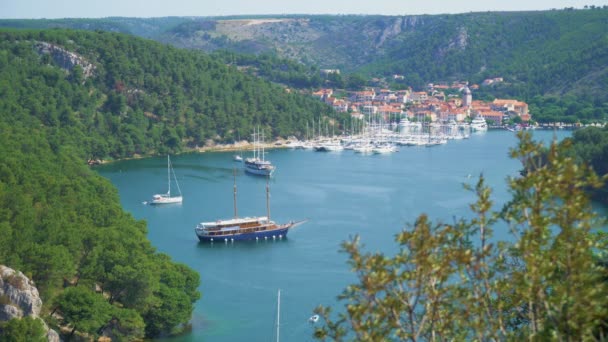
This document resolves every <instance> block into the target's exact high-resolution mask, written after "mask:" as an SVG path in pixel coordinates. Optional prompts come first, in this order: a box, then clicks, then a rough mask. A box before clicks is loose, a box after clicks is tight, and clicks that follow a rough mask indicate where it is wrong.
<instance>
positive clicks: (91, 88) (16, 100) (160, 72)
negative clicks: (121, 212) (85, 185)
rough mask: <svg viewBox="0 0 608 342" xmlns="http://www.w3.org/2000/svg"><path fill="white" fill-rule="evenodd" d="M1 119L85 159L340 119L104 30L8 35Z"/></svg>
mask: <svg viewBox="0 0 608 342" xmlns="http://www.w3.org/2000/svg"><path fill="white" fill-rule="evenodd" d="M0 115H1V116H2V118H0V119H2V120H8V121H9V122H14V121H19V122H27V124H28V125H30V126H32V127H38V126H42V127H45V128H46V130H47V131H49V132H52V134H51V136H52V141H51V143H52V144H56V145H64V144H66V143H67V144H72V145H74V146H79V150H78V151H79V153H81V156H82V157H83V158H106V157H108V156H110V157H114V158H122V157H128V156H132V155H134V154H153V153H162V154H164V153H167V152H178V151H181V150H183V149H184V148H186V147H188V146H190V147H194V146H197V145H198V146H203V145H205V144H208V143H213V142H218V141H219V142H225V141H227V142H232V141H233V140H236V139H237V137H239V138H245V139H246V138H248V137H249V136H250V134H251V133H252V132H253V128H254V127H260V129H263V130H265V133H266V137H271V136H273V137H277V136H283V137H286V136H288V135H291V134H300V135H304V134H305V133H306V132H305V129H306V124H307V122H312V121H313V120H315V121H318V120H319V118H320V117H324V118H325V117H331V116H333V115H334V113H333V110H332V109H331V108H330V107H328V106H326V105H324V104H323V103H321V102H319V101H317V100H314V99H312V98H310V97H309V96H303V95H301V94H298V93H296V92H293V91H290V90H289V89H285V88H284V87H279V86H277V85H273V84H270V83H269V82H265V81H263V80H261V79H258V78H255V77H253V76H248V75H245V74H244V73H242V72H240V71H238V70H236V68H233V67H230V66H227V65H225V64H224V63H221V62H218V61H216V59H214V58H212V57H210V56H208V55H206V54H204V53H202V52H197V51H188V50H183V49H177V48H173V47H171V46H167V45H163V44H160V43H157V42H154V41H150V40H146V39H142V38H137V37H133V36H130V35H124V34H118V33H108V32H102V31H94V32H90V31H72V30H62V29H55V30H36V31H19V30H4V31H0Z"/></svg>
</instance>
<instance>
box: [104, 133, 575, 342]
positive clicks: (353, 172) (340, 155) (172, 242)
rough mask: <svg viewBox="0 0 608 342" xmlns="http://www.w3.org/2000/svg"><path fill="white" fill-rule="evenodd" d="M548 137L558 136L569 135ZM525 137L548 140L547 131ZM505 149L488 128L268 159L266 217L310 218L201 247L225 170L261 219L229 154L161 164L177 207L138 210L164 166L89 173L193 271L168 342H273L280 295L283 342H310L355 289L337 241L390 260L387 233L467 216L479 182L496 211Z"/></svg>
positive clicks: (223, 190)
mask: <svg viewBox="0 0 608 342" xmlns="http://www.w3.org/2000/svg"><path fill="white" fill-rule="evenodd" d="M557 134H558V138H560V139H561V138H563V137H564V136H567V135H569V134H570V133H569V132H567V131H560V132H557ZM534 136H535V138H537V139H539V140H543V141H550V140H551V139H552V137H553V136H554V133H553V132H550V131H536V132H535V133H534ZM515 145H516V138H515V135H514V134H513V133H512V132H508V131H490V132H488V133H486V134H481V135H473V136H472V137H471V138H470V139H467V140H460V141H450V142H449V143H448V144H447V145H442V146H436V147H431V148H427V147H402V148H400V152H398V153H394V154H390V155H369V156H362V155H358V154H354V153H353V152H352V151H344V152H330V153H320V152H313V151H303V150H272V151H269V152H268V155H267V158H268V159H270V160H271V161H272V162H273V163H274V164H275V165H276V166H277V171H276V173H275V175H274V177H273V179H271V181H270V187H271V216H272V218H273V220H275V221H277V222H279V223H282V222H285V221H289V220H300V219H309V222H307V223H306V224H304V225H302V226H300V227H298V228H296V229H295V230H293V231H291V232H290V233H289V238H288V239H287V240H283V241H276V242H272V241H268V242H258V243H255V242H253V243H242V242H241V243H234V244H224V243H215V244H202V243H199V242H198V239H197V238H196V236H195V234H194V227H195V225H196V224H197V223H198V222H200V221H213V220H216V219H220V218H230V217H232V215H233V205H232V203H233V201H232V198H233V197H232V196H233V194H232V185H233V175H232V172H233V168H234V167H237V168H238V173H237V186H238V199H237V203H238V211H239V215H240V216H253V215H266V199H265V185H266V181H265V179H264V178H261V177H256V176H250V175H248V174H244V173H243V171H242V164H240V163H236V162H233V161H232V153H202V154H188V155H178V156H171V161H172V163H173V167H174V169H175V173H176V174H177V177H178V180H179V183H180V186H181V189H182V193H183V196H184V202H183V204H181V205H167V206H158V207H154V206H148V205H144V204H142V202H143V201H146V200H149V199H150V198H151V196H152V195H153V194H155V193H161V192H165V191H166V185H167V184H166V174H167V170H166V165H167V164H166V157H159V158H152V159H144V160H130V161H124V162H118V163H114V164H111V165H107V166H103V167H100V168H98V170H99V173H100V174H101V175H103V176H105V177H107V178H108V179H110V180H111V181H112V183H113V184H115V186H116V187H117V188H118V190H119V193H120V197H121V202H122V204H123V207H124V208H125V209H126V210H127V211H129V212H131V213H132V214H133V216H134V217H136V218H137V219H144V220H146V221H147V222H148V235H149V238H150V240H151V241H152V244H153V245H154V246H156V247H157V249H158V250H159V251H161V252H164V253H167V254H169V255H170V256H171V257H172V258H173V259H174V260H176V261H179V262H183V263H185V264H187V265H189V266H190V267H192V268H193V269H194V270H196V271H198V272H199V273H200V276H201V287H200V291H201V293H202V298H201V299H200V300H199V301H198V302H197V304H196V308H195V311H194V314H193V319H192V331H191V332H190V333H188V334H185V335H183V336H179V337H176V338H171V339H169V340H170V341H272V340H274V339H275V332H276V314H277V313H276V312H277V308H276V306H277V304H276V302H277V290H278V289H281V309H280V310H281V315H280V322H281V324H280V330H281V331H280V335H281V340H283V341H311V340H312V338H311V334H312V331H313V329H312V326H311V325H310V324H309V323H308V318H309V317H310V316H311V315H312V311H313V309H314V308H315V307H316V306H317V305H319V304H323V305H332V304H335V303H336V300H335V298H336V296H337V295H338V294H340V292H341V291H342V289H343V288H344V287H346V286H347V285H348V284H350V283H352V282H354V281H355V278H354V276H353V274H351V273H350V271H349V267H348V265H347V264H346V257H345V255H344V254H343V253H341V252H340V244H341V243H342V242H343V241H345V240H348V239H349V238H350V237H352V236H355V235H360V236H361V241H362V242H363V243H364V244H365V246H366V249H367V250H368V251H382V252H385V253H387V254H391V253H393V252H394V251H395V250H396V247H395V243H394V240H393V238H394V236H395V234H396V233H398V232H399V231H400V230H401V229H402V228H404V227H405V226H406V224H407V223H411V222H413V221H414V220H415V218H416V217H417V216H418V215H419V214H421V213H426V214H428V215H429V216H430V218H431V219H433V220H443V221H451V220H453V219H454V217H462V216H467V215H470V214H469V211H468V204H469V203H470V202H472V201H473V200H474V196H473V195H472V194H471V193H469V192H467V191H465V190H464V189H463V186H462V185H463V183H471V184H474V183H475V182H476V179H477V177H478V176H479V175H480V174H481V173H483V175H484V177H486V180H487V183H488V184H489V185H490V186H491V187H492V188H493V189H494V192H493V199H494V201H495V203H496V204H495V205H496V208H497V209H498V208H499V207H500V206H501V205H502V204H503V203H504V201H505V200H506V199H507V198H508V197H509V195H508V192H507V190H506V181H505V180H506V179H507V177H508V176H516V175H517V174H518V171H519V170H520V168H521V165H520V163H519V162H518V161H516V160H512V159H509V158H508V151H509V149H510V148H512V147H514V146H515ZM495 234H496V235H498V236H499V237H502V238H507V237H506V235H505V236H500V235H501V234H504V233H502V232H500V231H497V232H495Z"/></svg>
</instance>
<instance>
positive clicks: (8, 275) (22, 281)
mask: <svg viewBox="0 0 608 342" xmlns="http://www.w3.org/2000/svg"><path fill="white" fill-rule="evenodd" d="M41 308H42V300H41V299H40V296H39V294H38V289H37V288H36V287H35V286H34V282H33V281H31V280H30V279H28V278H27V277H26V276H25V275H23V273H21V272H17V271H15V270H13V269H12V268H9V267H6V266H2V265H0V321H9V320H11V319H13V318H17V319H18V318H22V317H25V316H30V317H32V318H39V315H40V309H41ZM44 326H45V329H47V339H48V340H49V341H53V342H55V341H59V335H58V334H57V333H56V332H55V331H54V330H52V329H48V327H47V326H46V324H44Z"/></svg>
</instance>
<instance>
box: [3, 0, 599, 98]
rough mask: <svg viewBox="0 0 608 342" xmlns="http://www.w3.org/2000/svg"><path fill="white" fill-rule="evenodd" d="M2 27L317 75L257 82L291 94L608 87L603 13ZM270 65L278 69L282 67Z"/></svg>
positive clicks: (552, 92)
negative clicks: (336, 82)
mask: <svg viewBox="0 0 608 342" xmlns="http://www.w3.org/2000/svg"><path fill="white" fill-rule="evenodd" d="M3 26H4V27H38V28H40V27H46V28H50V27H72V28H82V29H90V30H96V29H102V30H109V31H119V32H127V33H130V34H134V35H140V36H144V37H148V38H151V39H154V40H157V41H160V42H164V43H166V44H170V45H174V46H177V47H183V48H187V49H198V50H204V51H207V52H211V51H215V50H228V51H232V52H237V53H244V54H254V55H274V56H277V57H280V58H286V59H290V60H292V61H296V62H298V63H300V64H302V65H303V66H306V67H312V68H313V70H310V69H307V68H303V69H301V70H298V68H297V67H293V66H292V67H289V70H290V71H291V75H281V76H277V75H276V73H275V74H274V75H268V74H269V73H268V72H262V73H261V75H262V76H265V77H268V78H269V79H271V80H274V81H279V82H286V83H287V84H290V85H291V86H299V85H300V86H304V87H306V86H313V85H316V84H318V80H317V79H314V78H313V76H315V75H314V71H315V70H316V69H314V68H331V69H334V68H338V69H340V70H341V71H342V72H343V73H346V74H352V73H362V74H363V75H365V76H366V77H368V78H369V77H378V76H391V75H393V74H403V75H405V76H406V78H405V83H407V84H408V85H411V86H414V87H415V88H421V87H423V86H424V85H426V83H428V82H439V81H451V80H467V81H470V82H473V83H480V82H482V81H483V80H484V79H485V78H487V77H503V78H504V80H505V82H504V83H503V84H502V85H501V86H499V87H494V88H492V89H490V90H491V91H492V92H493V94H496V95H499V96H512V97H517V98H520V99H523V100H530V99H531V98H533V97H534V96H536V95H541V96H562V95H572V96H576V97H588V98H594V99H598V98H599V99H600V100H601V101H606V99H608V95H606V92H604V91H602V89H605V88H606V86H608V72H607V70H606V67H607V66H608V6H603V7H596V6H590V7H589V8H588V9H582V10H574V9H561V10H550V11H535V12H483V13H466V14H454V15H416V16H377V15H376V16H369V15H343V16H329V15H326V16H319V15H317V16H309V15H291V16H249V17H243V16H237V17H182V18H148V19H145V18H141V19H137V18H104V19H59V20H0V27H3ZM243 62H245V61H243ZM266 62H267V61H266ZM275 62H276V63H277V64H276V69H280V68H284V67H285V65H286V64H287V63H286V62H284V61H281V60H276V61H275ZM262 63H265V62H262ZM256 64H260V62H252V61H249V63H246V64H244V65H246V66H247V65H254V66H255V65H256ZM286 80H287V81H286ZM289 80H295V82H293V83H290V82H288V81H289Z"/></svg>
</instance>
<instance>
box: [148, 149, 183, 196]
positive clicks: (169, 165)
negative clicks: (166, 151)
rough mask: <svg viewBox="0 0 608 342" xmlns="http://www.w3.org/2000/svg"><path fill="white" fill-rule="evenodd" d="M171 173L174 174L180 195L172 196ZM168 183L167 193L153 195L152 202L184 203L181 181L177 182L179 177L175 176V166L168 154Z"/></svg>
mask: <svg viewBox="0 0 608 342" xmlns="http://www.w3.org/2000/svg"><path fill="white" fill-rule="evenodd" d="M171 174H173V179H174V180H175V185H176V186H177V191H178V192H179V196H171ZM167 183H168V190H167V193H166V194H156V195H154V196H153V197H152V201H150V204H170V203H182V190H181V189H180V188H179V183H178V182H177V177H176V176H175V172H174V171H173V167H172V166H171V159H170V158H169V155H167Z"/></svg>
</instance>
